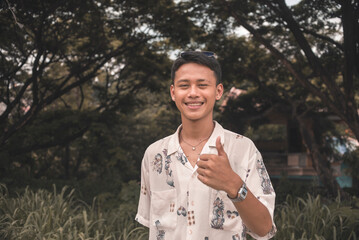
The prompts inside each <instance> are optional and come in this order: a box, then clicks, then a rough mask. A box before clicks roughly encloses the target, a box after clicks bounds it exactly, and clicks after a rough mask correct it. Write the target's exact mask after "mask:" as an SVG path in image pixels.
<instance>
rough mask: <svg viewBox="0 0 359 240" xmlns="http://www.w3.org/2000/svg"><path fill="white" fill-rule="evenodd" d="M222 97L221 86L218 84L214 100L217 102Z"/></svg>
mask: <svg viewBox="0 0 359 240" xmlns="http://www.w3.org/2000/svg"><path fill="white" fill-rule="evenodd" d="M222 95H223V84H222V83H220V84H218V85H217V87H216V100H217V101H218V100H219V99H221V97H222Z"/></svg>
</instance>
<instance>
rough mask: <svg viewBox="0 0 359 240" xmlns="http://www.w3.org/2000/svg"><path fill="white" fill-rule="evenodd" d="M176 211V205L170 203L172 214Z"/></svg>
mask: <svg viewBox="0 0 359 240" xmlns="http://www.w3.org/2000/svg"><path fill="white" fill-rule="evenodd" d="M174 211H175V203H174V202H171V203H170V212H174Z"/></svg>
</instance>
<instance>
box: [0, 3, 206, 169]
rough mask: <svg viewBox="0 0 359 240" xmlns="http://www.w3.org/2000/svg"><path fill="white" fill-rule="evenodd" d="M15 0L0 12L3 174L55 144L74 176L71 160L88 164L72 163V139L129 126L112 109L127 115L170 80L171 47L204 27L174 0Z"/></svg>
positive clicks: (54, 147) (44, 167) (0, 120)
mask: <svg viewBox="0 0 359 240" xmlns="http://www.w3.org/2000/svg"><path fill="white" fill-rule="evenodd" d="M6 3H7V4H2V8H3V9H2V10H1V12H0V19H1V24H0V29H1V32H6V34H2V36H1V38H0V56H1V58H0V62H1V63H0V105H1V109H2V110H1V111H0V126H1V128H0V129H1V132H0V154H1V156H2V157H1V168H2V170H3V172H5V171H6V169H9V168H10V166H11V165H13V164H14V162H13V161H12V160H13V159H14V158H19V156H23V157H22V161H20V162H17V163H19V164H20V167H21V166H23V164H25V165H26V164H27V163H26V162H27V161H28V160H26V159H29V158H30V159H32V157H25V156H26V154H31V153H36V151H37V153H39V151H44V150H48V149H51V148H52V149H53V151H52V153H54V156H57V155H60V159H62V165H63V167H64V169H65V175H69V173H70V171H69V166H71V165H74V168H75V169H76V168H78V165H79V164H81V161H78V162H77V163H72V164H70V162H69V161H70V159H72V158H71V153H72V151H70V149H71V147H73V145H71V144H73V143H74V141H76V140H78V139H82V138H86V137H89V136H92V137H93V136H94V135H96V134H95V133H96V128H94V126H96V124H97V126H99V124H102V125H101V127H99V128H97V130H98V131H99V132H101V131H105V129H106V126H107V130H106V131H107V133H109V132H111V130H110V129H112V130H113V129H114V128H116V127H115V126H111V124H115V125H116V126H118V124H120V125H121V122H118V121H114V122H112V123H111V122H110V121H108V117H109V116H111V117H114V118H118V119H120V120H121V119H122V120H123V121H125V120H124V119H126V118H121V114H126V113H129V112H131V111H132V110H133V108H134V106H136V104H137V102H138V100H139V99H138V98H136V94H138V93H139V92H141V91H142V89H145V90H146V91H148V92H153V91H156V90H157V89H161V88H163V86H165V82H166V80H167V79H168V76H169V72H168V71H169V64H170V61H169V58H168V55H167V52H166V50H168V49H170V48H171V47H172V46H178V45H182V44H184V43H187V42H188V41H189V38H190V37H189V36H190V34H191V33H192V32H193V31H200V30H199V29H198V28H196V27H195V26H194V25H193V24H192V23H191V21H189V20H188V19H187V18H186V15H185V14H183V13H182V12H181V9H179V8H177V7H176V5H175V4H174V3H173V2H172V1H152V2H147V1H141V0H138V1H107V0H103V1H102V0H99V1H91V2H84V1H66V2H58V1H46V2H44V1H36V0H34V1H6ZM184 25H185V26H186V28H183V26H184ZM137 106H138V105H137ZM106 124H107V125H106ZM122 124H123V122H122ZM123 125H124V126H125V125H126V124H123ZM99 129H101V130H99ZM106 131H105V132H106ZM103 133H104V132H101V134H103ZM101 134H100V135H101ZM100 139H102V140H103V138H97V140H98V141H100ZM79 145H80V144H78V147H79ZM94 145H95V144H94ZM56 148H60V149H61V151H57V150H56ZM119 151H120V150H119ZM45 152H46V151H45ZM55 152H57V153H56V154H55ZM44 154H45V153H44ZM45 155H46V154H45ZM93 156H95V155H93ZM94 159H95V157H94V158H93V160H94ZM97 159H98V158H97ZM31 161H32V160H31ZM31 161H30V162H31ZM28 165H31V164H30V163H28ZM49 165H51V161H50V162H48V161H47V162H46V161H45V162H44V164H43V165H42V166H39V167H38V168H39V169H38V171H37V173H38V174H40V173H41V171H43V170H45V169H46V168H48V167H49ZM32 166H34V165H32ZM40 175H41V174H40Z"/></svg>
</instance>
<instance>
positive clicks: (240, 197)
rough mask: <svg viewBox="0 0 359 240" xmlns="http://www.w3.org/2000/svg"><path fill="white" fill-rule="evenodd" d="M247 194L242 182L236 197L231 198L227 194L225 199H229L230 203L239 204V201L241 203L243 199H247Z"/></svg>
mask: <svg viewBox="0 0 359 240" xmlns="http://www.w3.org/2000/svg"><path fill="white" fill-rule="evenodd" d="M247 192H248V190H247V186H246V183H245V182H243V185H242V187H241V188H240V189H239V191H238V194H237V197H235V198H231V197H230V196H228V194H227V197H228V198H229V199H231V200H232V202H241V201H243V200H244V199H246V197H247Z"/></svg>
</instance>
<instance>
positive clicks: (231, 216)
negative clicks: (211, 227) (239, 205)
mask: <svg viewBox="0 0 359 240" xmlns="http://www.w3.org/2000/svg"><path fill="white" fill-rule="evenodd" d="M238 216H239V213H238V212H237V211H233V212H232V211H230V210H227V217H228V218H229V219H233V218H236V217H238Z"/></svg>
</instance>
